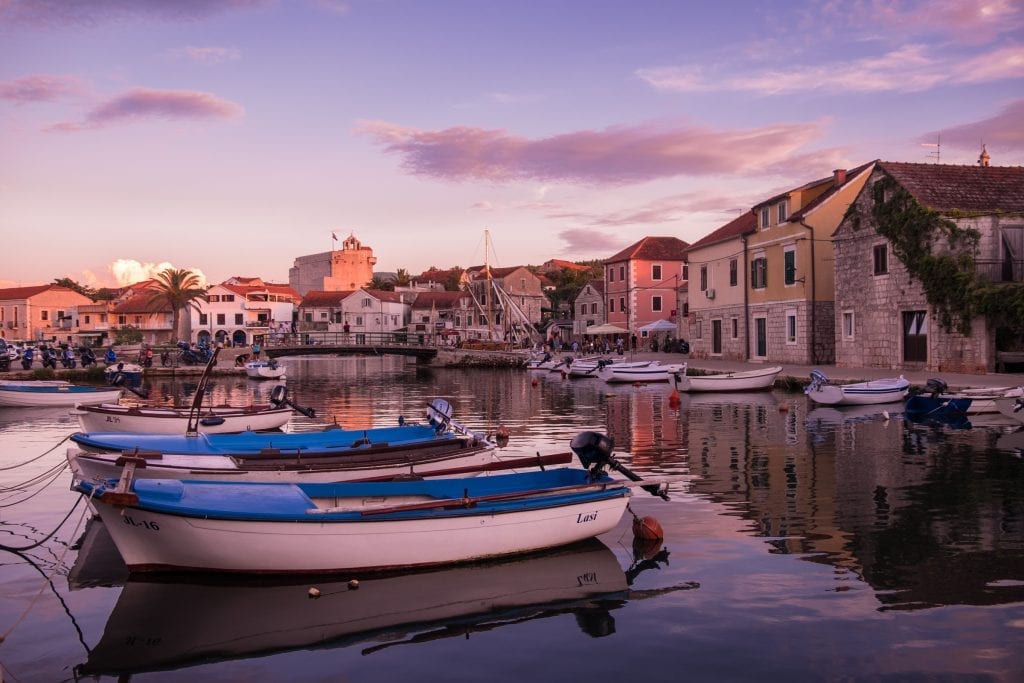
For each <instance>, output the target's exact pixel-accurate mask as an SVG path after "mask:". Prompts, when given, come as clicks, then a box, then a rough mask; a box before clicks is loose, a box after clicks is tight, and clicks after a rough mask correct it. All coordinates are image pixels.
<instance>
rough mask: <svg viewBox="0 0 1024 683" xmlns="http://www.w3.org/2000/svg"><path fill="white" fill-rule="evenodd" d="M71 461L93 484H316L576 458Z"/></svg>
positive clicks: (449, 444)
mask: <svg viewBox="0 0 1024 683" xmlns="http://www.w3.org/2000/svg"><path fill="white" fill-rule="evenodd" d="M67 459H68V464H70V466H71V470H72V472H73V473H74V474H75V475H76V476H77V477H79V478H81V479H85V480H88V481H93V482H102V481H105V480H109V479H117V478H118V477H120V476H121V474H122V472H123V471H124V467H125V465H128V464H131V465H132V466H133V467H134V473H133V477H134V478H135V479H198V480H203V481H231V482H240V481H243V482H277V483H288V482H303V483H311V482H338V481H385V480H389V479H400V478H417V477H471V476H476V475H479V474H483V473H486V472H498V471H509V470H514V471H520V470H527V469H533V468H537V467H567V466H569V465H570V464H571V463H572V461H573V454H572V453H556V454H552V455H545V456H541V455H537V456H530V457H519V458H497V457H496V456H495V444H494V443H492V442H488V441H475V440H471V439H465V438H459V439H447V440H444V441H438V442H435V443H421V444H412V445H409V446H394V447H388V446H383V447H380V448H372V449H371V448H357V449H353V450H351V451H348V452H344V451H343V452H336V453H320V454H311V455H302V456H296V455H280V454H256V455H187V454H181V453H152V452H145V451H140V452H139V453H132V454H123V453H94V452H91V451H83V450H80V449H77V448H69V449H68V451H67Z"/></svg>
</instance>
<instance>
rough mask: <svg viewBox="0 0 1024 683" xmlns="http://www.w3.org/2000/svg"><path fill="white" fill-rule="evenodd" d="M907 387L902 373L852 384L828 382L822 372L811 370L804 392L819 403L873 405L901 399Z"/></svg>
mask: <svg viewBox="0 0 1024 683" xmlns="http://www.w3.org/2000/svg"><path fill="white" fill-rule="evenodd" d="M909 388H910V381H909V380H907V379H906V378H905V377H903V375H900V376H899V377H887V378H885V379H876V380H871V381H867V382H855V383H852V384H828V377H826V376H825V374H824V373H823V372H821V371H820V370H812V371H811V382H810V384H808V385H807V388H805V389H804V393H805V394H807V396H808V398H810V399H811V400H812V401H814V402H815V403H820V404H821V405H830V406H834V405H874V404H881V403H894V402H896V401H902V400H903V399H904V398H906V395H907V390H908V389H909Z"/></svg>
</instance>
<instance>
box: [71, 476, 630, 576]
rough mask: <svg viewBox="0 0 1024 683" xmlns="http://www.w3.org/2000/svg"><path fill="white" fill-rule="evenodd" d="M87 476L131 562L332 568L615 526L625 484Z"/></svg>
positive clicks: (438, 558)
mask: <svg viewBox="0 0 1024 683" xmlns="http://www.w3.org/2000/svg"><path fill="white" fill-rule="evenodd" d="M123 483H124V480H122V482H118V483H117V484H116V485H115V482H108V483H107V484H99V485H97V484H93V483H92V482H87V481H80V482H78V483H77V484H76V485H75V489H76V490H77V491H79V492H80V493H83V494H84V495H87V496H89V499H90V501H91V502H92V505H93V506H94V507H95V508H96V510H97V512H98V513H99V515H100V517H101V518H102V519H103V522H104V524H105V525H106V527H107V528H108V530H109V531H110V535H111V537H112V538H113V540H114V543H115V545H117V548H118V550H119V551H120V553H121V556H122V557H123V558H124V561H125V564H127V566H128V568H129V570H131V571H180V570H199V571H216V572H258V573H328V572H336V571H352V570H385V569H394V568H398V567H418V566H429V565H439V564H448V563H453V562H463V561H469V560H478V559H484V558H489V557H499V556H503V555H511V554H516V553H524V552H531V551H535V550H540V549H542V548H550V547H556V546H560V545H566V544H569V543H574V542H576V541H581V540H584V539H587V538H592V537H594V536H597V535H599V534H602V533H605V532H607V531H610V530H611V529H613V528H614V527H615V526H616V524H618V522H619V520H620V519H621V517H622V514H623V512H625V509H626V503H627V502H628V500H629V496H630V488H629V484H628V483H627V482H624V481H621V480H615V479H612V478H611V477H609V476H608V475H607V474H606V473H604V472H601V473H597V474H595V473H593V472H592V471H590V470H584V469H578V468H562V469H554V470H546V471H540V472H528V473H521V474H499V475H495V476H490V477H476V478H471V479H424V480H420V481H401V482H368V483H363V482H357V483H351V482H350V483H340V484H339V483H335V484H256V483H233V482H225V483H220V482H203V481H180V480H177V479H140V480H133V481H130V482H129V483H128V484H127V486H122V485H121V484H123Z"/></svg>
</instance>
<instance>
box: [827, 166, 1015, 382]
mask: <svg viewBox="0 0 1024 683" xmlns="http://www.w3.org/2000/svg"><path fill="white" fill-rule="evenodd" d="M979 161H980V165H978V166H958V165H948V164H942V165H940V164H922V163H897V162H889V161H880V162H877V163H876V164H875V165H874V167H873V169H872V170H871V174H870V178H869V179H868V181H867V183H866V184H865V185H864V187H863V189H862V190H861V191H860V194H859V195H858V196H857V198H856V200H855V202H854V203H853V205H852V206H851V207H850V210H849V211H848V212H847V214H846V216H845V217H844V218H843V220H842V222H841V223H840V224H839V226H838V227H837V229H836V231H835V236H834V240H835V245H836V253H835V258H836V262H835V272H836V313H835V315H836V332H835V344H836V365H838V366H840V367H875V368H894V369H925V370H935V371H945V372H964V373H977V372H987V371H988V372H990V371H993V370H995V369H996V367H997V364H998V363H999V362H1000V360H1001V357H1000V356H999V355H998V354H1000V353H1003V352H1012V351H1019V350H1021V349H1022V348H1024V345H1022V341H1024V340H1022V339H1021V338H1020V336H1019V334H1020V333H1019V325H1020V323H1021V321H1019V320H1018V321H1016V322H1017V326H1018V327H1017V328H1016V329H1017V330H1018V331H1012V330H1011V329H1002V330H1001V329H1000V328H999V327H998V321H997V320H996V319H995V318H993V317H985V316H982V315H975V314H974V313H975V312H976V311H978V310H979V308H978V304H977V303H975V300H969V299H966V297H969V296H974V295H976V294H977V293H978V292H987V296H988V297H989V300H990V302H992V304H994V305H992V304H990V311H991V312H992V313H993V314H994V315H995V317H998V316H999V315H1000V308H1006V309H1013V308H1014V307H1013V306H1011V304H1010V302H1011V301H1012V297H1013V296H1014V294H1015V293H1019V292H1021V291H1024V290H1021V287H1022V282H1024V168H1021V167H995V166H988V165H987V164H988V157H987V154H986V153H985V152H984V151H983V153H982V157H981V158H980V159H979ZM901 225H902V226H910V227H912V228H915V229H916V230H914V231H911V230H908V229H907V228H906V227H903V229H900V228H899V226H901ZM914 234H919V235H922V236H924V237H925V238H926V239H927V242H926V243H924V244H922V243H921V242H920V241H917V240H914V239H911V236H912V235H914ZM886 235H889V236H886ZM951 236H958V237H957V239H954V240H952V241H951ZM965 236H966V238H964V237H965ZM894 240H895V241H894ZM943 255H948V256H952V257H955V258H956V259H959V260H958V261H956V260H949V261H946V262H945V263H944V265H943V267H942V269H941V272H940V273H939V275H940V277H939V278H937V279H936V280H933V281H932V282H933V283H936V284H933V285H932V286H933V287H935V291H934V292H933V293H932V294H929V292H928V291H927V290H926V285H925V280H924V278H928V277H929V276H928V273H927V271H924V270H915V267H916V266H915V265H914V264H917V263H921V262H922V261H921V257H922V256H925V257H935V256H939V257H941V256H943ZM951 282H956V283H958V284H957V285H956V286H955V287H953V288H952V291H951V290H950V289H949V288H948V285H949V283H951ZM944 287H945V288H946V291H942V289H943V288H944ZM950 296H951V297H952V298H948V297H950ZM943 297H947V298H946V299H945V300H946V301H947V302H949V303H950V306H951V307H953V308H957V307H959V306H962V305H963V303H964V302H965V301H966V302H968V303H969V304H970V307H968V308H959V310H966V311H967V312H968V313H969V315H968V316H967V317H966V319H964V317H963V316H960V318H959V320H958V318H957V316H954V317H953V319H952V320H951V321H947V322H951V323H952V324H950V325H946V324H943V311H944V308H945V309H946V310H948V308H949V307H943V306H941V305H940V304H939V302H941V301H942V300H943ZM1010 312H1011V313H1012V310H1011V311H1010ZM958 321H959V322H962V323H963V324H962V326H961V325H958V324H957V323H958ZM997 339H998V341H999V343H998V344H997Z"/></svg>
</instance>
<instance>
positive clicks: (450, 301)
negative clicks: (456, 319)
mask: <svg viewBox="0 0 1024 683" xmlns="http://www.w3.org/2000/svg"><path fill="white" fill-rule="evenodd" d="M468 296H469V295H468V294H466V293H465V292H419V293H418V294H417V295H416V300H415V301H414V302H412V307H413V308H416V309H421V308H422V309H428V308H442V309H443V308H452V307H453V306H455V305H457V304H458V302H459V300H460V299H462V298H463V297H468Z"/></svg>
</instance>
